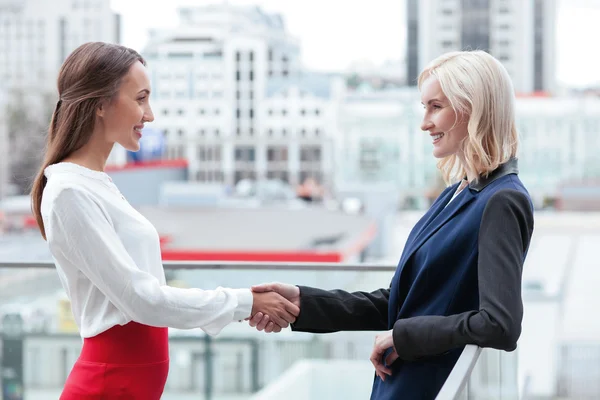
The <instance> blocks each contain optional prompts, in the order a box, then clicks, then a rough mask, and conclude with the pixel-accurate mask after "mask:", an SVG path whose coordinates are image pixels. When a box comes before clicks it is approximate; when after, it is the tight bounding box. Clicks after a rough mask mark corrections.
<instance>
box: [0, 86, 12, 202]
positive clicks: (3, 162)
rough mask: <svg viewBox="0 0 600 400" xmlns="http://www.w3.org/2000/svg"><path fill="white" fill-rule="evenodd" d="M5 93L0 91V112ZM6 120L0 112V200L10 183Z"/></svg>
mask: <svg viewBox="0 0 600 400" xmlns="http://www.w3.org/2000/svg"><path fill="white" fill-rule="evenodd" d="M6 101H7V98H6V92H5V91H2V90H0V110H5V109H6ZM8 144H9V141H8V118H7V113H5V112H0V155H1V156H0V200H1V199H2V198H3V197H4V196H6V195H8V192H9V189H8V185H9V183H10V171H9V159H8V157H7V156H6V155H8V152H9V150H8V149H9V147H8Z"/></svg>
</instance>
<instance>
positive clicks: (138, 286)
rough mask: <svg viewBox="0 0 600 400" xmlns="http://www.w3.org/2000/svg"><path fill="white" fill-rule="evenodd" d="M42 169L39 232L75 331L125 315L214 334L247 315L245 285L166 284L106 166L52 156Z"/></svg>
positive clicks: (150, 233) (145, 227)
mask: <svg viewBox="0 0 600 400" xmlns="http://www.w3.org/2000/svg"><path fill="white" fill-rule="evenodd" d="M45 175H46V177H47V178H48V182H47V184H46V187H45V189H44V194H43V197H42V206H41V213H42V217H43V220H44V225H45V232H46V237H47V240H48V244H49V246H50V252H51V253H52V257H53V259H54V262H55V264H56V268H57V270H58V275H59V277H60V280H61V283H62V286H63V288H64V290H65V291H66V293H67V295H68V297H69V299H70V300H71V308H72V311H73V315H74V317H75V322H76V323H77V326H78V327H79V331H80V333H81V336H82V337H91V336H95V335H97V334H99V333H101V332H103V331H105V330H107V329H108V328H110V327H112V326H115V325H124V324H126V323H128V322H130V321H135V322H138V323H141V324H145V325H150V326H158V327H173V328H180V329H190V328H202V329H203V330H204V331H205V332H207V333H208V334H211V335H216V334H218V333H219V332H220V331H221V330H222V329H223V327H225V326H226V325H227V324H229V323H230V322H232V321H239V320H242V319H244V318H247V317H248V316H250V313H251V310H252V292H251V291H250V289H225V288H221V287H219V288H217V289H215V290H200V289H180V288H174V287H169V286H167V285H166V281H165V274H164V269H163V265H162V259H161V252H160V243H159V236H158V233H157V231H156V229H155V228H154V226H153V225H152V224H151V223H150V222H149V221H148V220H147V219H146V218H144V217H143V216H142V215H141V214H140V213H139V212H138V211H137V210H135V209H134V208H133V207H132V206H131V205H130V204H129V203H128V202H127V201H126V200H125V198H124V197H123V196H122V195H121V193H120V192H119V190H118V189H117V187H116V186H115V184H114V183H113V182H112V180H111V179H110V177H109V176H108V175H107V174H106V173H104V172H100V171H93V170H90V169H87V168H85V167H82V166H79V165H76V164H71V163H59V164H54V165H51V166H49V167H48V168H46V170H45Z"/></svg>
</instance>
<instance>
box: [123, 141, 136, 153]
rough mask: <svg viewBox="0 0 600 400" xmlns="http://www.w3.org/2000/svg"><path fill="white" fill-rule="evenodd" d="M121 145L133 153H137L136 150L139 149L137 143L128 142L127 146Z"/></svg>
mask: <svg viewBox="0 0 600 400" xmlns="http://www.w3.org/2000/svg"><path fill="white" fill-rule="evenodd" d="M123 147H124V148H125V150H127V151H131V152H134V153H137V152H138V151H140V144H139V143H129V144H128V145H127V146H123Z"/></svg>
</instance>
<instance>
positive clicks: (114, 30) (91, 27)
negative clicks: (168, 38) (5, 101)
mask: <svg viewBox="0 0 600 400" xmlns="http://www.w3.org/2000/svg"><path fill="white" fill-rule="evenodd" d="M119 29H120V22H119V17H118V16H117V15H115V14H114V13H113V12H112V10H111V8H110V1H109V0H53V1H46V0H3V1H2V2H0V82H2V83H1V84H0V85H5V86H6V88H7V89H10V90H19V91H26V90H27V89H32V88H35V90H36V92H37V93H39V92H40V89H42V91H44V90H45V91H47V92H50V93H54V91H55V90H56V77H57V75H58V71H59V69H60V66H61V64H62V62H63V61H64V59H65V58H66V57H67V56H68V55H69V53H70V52H71V51H73V50H74V49H75V48H76V47H78V46H79V45H81V44H83V43H85V42H91V41H105V42H113V43H114V42H119V36H120V34H119Z"/></svg>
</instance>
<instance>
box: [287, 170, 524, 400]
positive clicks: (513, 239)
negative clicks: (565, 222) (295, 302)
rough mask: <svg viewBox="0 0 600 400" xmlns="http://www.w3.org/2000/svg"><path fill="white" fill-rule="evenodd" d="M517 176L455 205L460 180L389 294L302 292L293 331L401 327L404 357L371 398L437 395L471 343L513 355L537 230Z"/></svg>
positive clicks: (418, 229)
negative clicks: (528, 259)
mask: <svg viewBox="0 0 600 400" xmlns="http://www.w3.org/2000/svg"><path fill="white" fill-rule="evenodd" d="M517 173H518V167H517V160H516V159H513V160H510V161H509V162H507V163H506V164H503V165H501V166H500V167H499V168H498V169H496V170H495V171H493V172H492V173H491V174H490V175H489V176H488V177H487V178H482V179H480V180H479V181H477V182H475V183H471V184H469V186H468V187H467V188H465V189H464V190H463V191H462V192H461V193H460V194H458V196H457V197H456V198H455V199H454V200H452V201H451V202H450V199H451V198H452V196H453V195H454V193H455V192H456V189H457V187H458V185H459V184H458V183H457V184H455V185H452V186H450V187H448V188H447V189H446V190H445V191H444V192H442V194H441V195H440V196H439V197H438V198H437V200H436V201H435V202H434V203H433V205H432V206H431V208H430V209H429V210H428V211H427V213H425V215H424V216H423V217H422V218H421V220H420V221H419V222H418V223H417V224H416V225H415V227H414V228H413V230H412V231H411V233H410V235H409V237H408V240H407V242H406V245H405V247H404V251H403V253H402V256H401V258H400V262H399V263H398V267H397V269H396V273H395V275H394V277H393V279H392V282H391V285H390V288H389V289H380V290H378V291H375V292H371V293H367V292H356V293H348V292H345V291H342V290H331V291H325V290H321V289H316V288H310V287H304V286H300V293H301V297H300V298H301V305H300V315H299V316H298V319H297V321H296V322H295V323H294V324H293V325H292V328H293V329H294V330H298V331H305V332H317V333H326V332H335V331H341V330H390V329H393V337H394V348H395V349H396V351H397V353H398V355H399V359H398V360H396V362H394V363H393V364H392V365H391V366H390V368H391V369H392V376H389V377H387V378H386V380H385V382H384V381H382V380H381V379H380V378H378V377H377V376H375V378H374V382H373V391H372V394H371V399H373V400H391V399H394V400H395V399H410V400H413V399H425V400H426V399H434V398H435V396H436V395H437V393H438V392H439V390H440V388H441V387H442V385H443V384H444V381H445V380H446V378H447V377H448V375H449V374H450V371H451V370H452V368H453V366H454V364H455V363H456V361H457V359H458V357H459V356H460V353H461V352H462V350H463V349H464V346H465V345H466V344H476V345H479V346H481V347H493V348H497V349H502V350H507V351H512V350H514V349H515V348H516V343H517V339H518V338H519V336H520V333H521V321H522V317H523V305H522V300H521V275H522V267H523V262H524V260H525V256H526V254H527V249H528V247H529V243H530V240H531V236H532V233H533V205H532V202H531V199H530V197H529V194H528V192H527V190H526V189H525V187H524V186H523V184H522V183H521V181H520V180H519V178H518V175H517ZM449 202H450V203H449ZM448 203H449V204H448Z"/></svg>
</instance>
